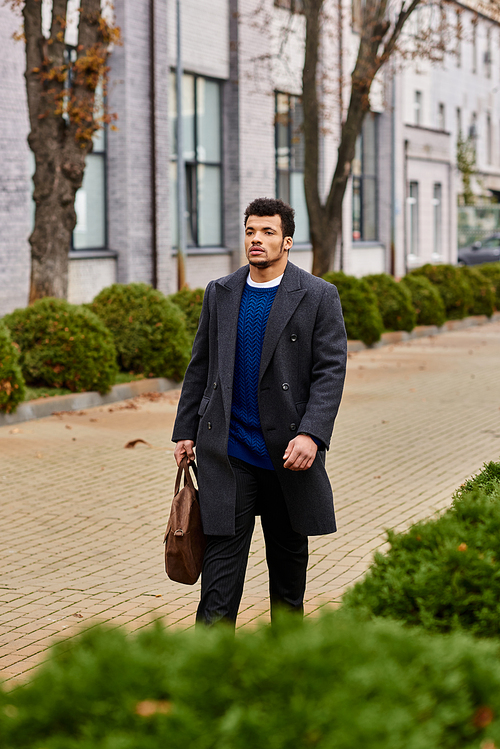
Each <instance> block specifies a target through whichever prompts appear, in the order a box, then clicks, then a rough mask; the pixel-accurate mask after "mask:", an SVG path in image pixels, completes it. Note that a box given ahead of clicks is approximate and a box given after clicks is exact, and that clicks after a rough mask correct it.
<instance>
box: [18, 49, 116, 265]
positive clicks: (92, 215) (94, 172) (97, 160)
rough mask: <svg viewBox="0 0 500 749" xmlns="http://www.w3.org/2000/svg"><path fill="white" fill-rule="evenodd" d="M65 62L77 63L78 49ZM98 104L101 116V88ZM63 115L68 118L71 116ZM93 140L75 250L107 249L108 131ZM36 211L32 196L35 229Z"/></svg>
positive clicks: (78, 200)
mask: <svg viewBox="0 0 500 749" xmlns="http://www.w3.org/2000/svg"><path fill="white" fill-rule="evenodd" d="M65 60H66V62H68V61H71V62H75V60H76V50H75V49H74V48H73V47H70V46H68V47H67V49H66V53H65ZM95 104H96V107H97V110H98V115H99V116H100V115H101V114H102V110H103V107H104V102H103V100H102V89H101V87H100V86H98V87H97V89H96V92H95ZM63 116H64V117H65V119H67V115H63ZM92 141H93V148H92V152H91V153H89V154H87V156H86V157H85V170H84V173H83V181H82V186H81V187H80V189H79V190H77V192H76V195H75V212H76V225H75V228H74V229H73V235H72V237H71V247H70V249H71V250H104V249H106V247H107V204H106V141H107V138H106V129H105V128H102V129H101V130H97V131H96V132H95V133H94V135H93V138H92ZM29 154H30V164H31V168H32V174H34V173H35V157H34V155H33V152H32V151H31V150H30V152H29ZM35 211H36V206H35V201H34V200H33V197H32V199H31V216H32V226H34V225H35Z"/></svg>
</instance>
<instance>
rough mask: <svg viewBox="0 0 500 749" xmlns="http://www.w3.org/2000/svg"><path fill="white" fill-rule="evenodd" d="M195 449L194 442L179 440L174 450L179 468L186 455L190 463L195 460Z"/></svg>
mask: <svg viewBox="0 0 500 749" xmlns="http://www.w3.org/2000/svg"><path fill="white" fill-rule="evenodd" d="M193 447H194V442H193V440H179V442H178V443H177V444H176V446H175V450H174V458H175V462H176V463H177V465H178V466H180V464H181V461H182V459H183V457H184V456H185V455H187V459H188V463H191V461H192V460H194V452H193Z"/></svg>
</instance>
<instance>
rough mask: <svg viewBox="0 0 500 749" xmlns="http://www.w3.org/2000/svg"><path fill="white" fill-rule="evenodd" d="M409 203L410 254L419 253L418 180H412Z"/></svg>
mask: <svg viewBox="0 0 500 749" xmlns="http://www.w3.org/2000/svg"><path fill="white" fill-rule="evenodd" d="M409 193H410V194H409V196H408V198H407V203H408V240H409V247H408V249H409V252H410V255H418V182H410V191H409Z"/></svg>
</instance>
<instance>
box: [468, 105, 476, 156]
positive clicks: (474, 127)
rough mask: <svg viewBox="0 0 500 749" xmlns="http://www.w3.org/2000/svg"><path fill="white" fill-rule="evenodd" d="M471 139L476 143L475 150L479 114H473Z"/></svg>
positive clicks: (470, 129) (470, 130)
mask: <svg viewBox="0 0 500 749" xmlns="http://www.w3.org/2000/svg"><path fill="white" fill-rule="evenodd" d="M469 138H471V140H472V141H473V142H474V148H475V144H476V141H477V114H476V113H475V112H473V113H472V117H471V121H470V127H469Z"/></svg>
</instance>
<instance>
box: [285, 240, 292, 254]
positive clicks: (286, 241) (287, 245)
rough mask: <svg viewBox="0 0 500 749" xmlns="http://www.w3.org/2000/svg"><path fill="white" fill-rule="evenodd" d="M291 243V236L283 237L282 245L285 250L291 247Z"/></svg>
mask: <svg viewBox="0 0 500 749" xmlns="http://www.w3.org/2000/svg"><path fill="white" fill-rule="evenodd" d="M292 245H293V239H292V237H285V241H284V243H283V246H284V248H285V250H286V251H287V252H288V250H289V249H290V248H291V247H292Z"/></svg>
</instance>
